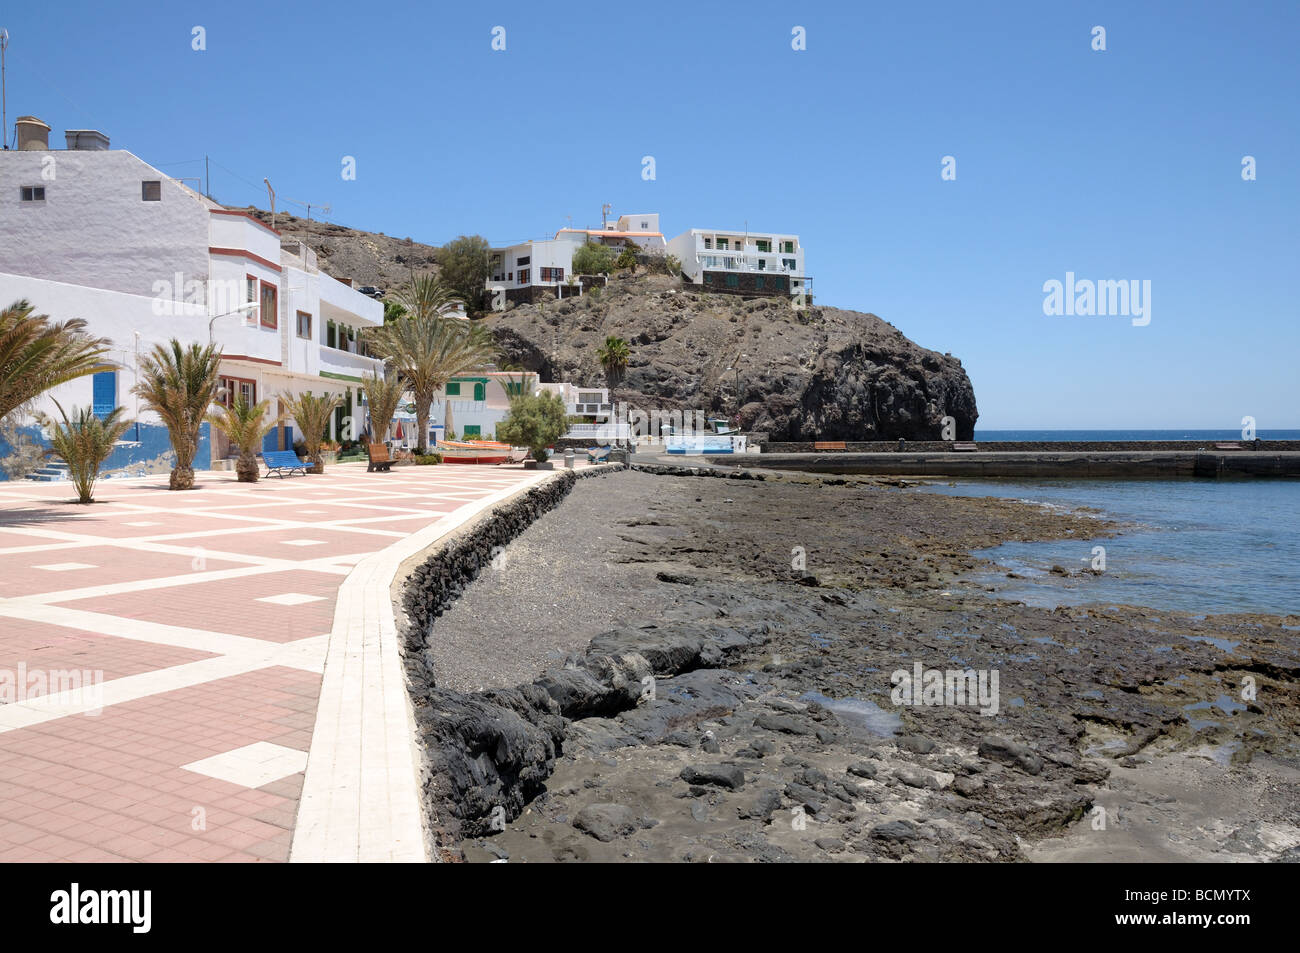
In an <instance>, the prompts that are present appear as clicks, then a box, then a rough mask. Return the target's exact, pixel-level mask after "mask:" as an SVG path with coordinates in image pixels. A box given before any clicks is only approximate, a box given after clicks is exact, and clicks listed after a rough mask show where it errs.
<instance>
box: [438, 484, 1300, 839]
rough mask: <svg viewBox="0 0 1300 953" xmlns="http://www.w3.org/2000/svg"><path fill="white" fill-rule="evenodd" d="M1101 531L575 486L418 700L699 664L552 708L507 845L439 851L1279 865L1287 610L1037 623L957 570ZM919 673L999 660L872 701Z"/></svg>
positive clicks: (881, 504) (468, 603)
mask: <svg viewBox="0 0 1300 953" xmlns="http://www.w3.org/2000/svg"><path fill="white" fill-rule="evenodd" d="M1121 529H1122V527H1119V526H1110V525H1107V524H1104V523H1102V522H1100V521H1099V520H1098V519H1097V518H1096V516H1095V515H1093V514H1088V513H1060V512H1053V511H1051V510H1047V509H1044V508H1042V507H1036V506H1032V505H1028V504H1023V503H1019V502H1015V501H1010V500H996V499H976V498H961V497H947V496H939V495H933V494H925V493H916V492H911V491H908V490H906V489H898V488H894V487H889V486H882V485H876V484H874V483H873V482H872V481H871V479H870V478H861V479H857V478H852V477H848V478H827V479H818V478H817V477H813V476H809V475H802V476H799V475H795V476H789V477H785V476H781V475H777V474H767V479H765V480H762V481H742V480H730V479H718V478H702V477H687V476H662V475H652V474H649V473H641V472H618V473H612V474H610V475H608V476H604V477H599V478H593V479H587V480H582V481H579V483H578V484H577V485H576V486H575V488H574V489H573V491H572V493H571V495H570V496H569V498H568V499H567V500H565V501H564V502H563V503H562V504H561V505H560V506H559V507H558V508H557V509H555V510H554V511H552V512H550V513H548V514H547V515H545V516H544V517H542V518H541V519H540V520H538V521H537V522H536V523H535V524H533V525H532V526H531V527H530V528H529V529H528V530H526V531H525V532H524V534H523V535H522V536H521V537H520V538H519V539H517V540H516V541H515V542H514V543H512V544H511V545H510V546H508V547H507V548H506V550H505V552H504V553H503V554H502V555H503V557H504V559H503V561H501V560H499V561H498V564H497V566H496V568H494V569H489V570H487V571H485V572H484V573H483V574H482V575H481V576H480V577H479V578H478V579H477V580H476V581H475V582H474V583H472V584H471V585H470V586H469V587H468V589H467V590H466V591H465V593H464V594H463V596H462V597H461V598H460V599H459V600H458V601H457V602H456V603H455V604H454V605H453V606H452V607H451V608H450V609H449V611H448V612H446V613H445V614H444V615H443V616H442V617H441V618H439V619H438V620H437V621H436V622H435V624H434V625H433V627H432V630H431V633H430V635H431V638H430V640H429V643H428V644H429V648H430V652H431V654H432V656H433V657H434V659H435V664H434V668H435V671H436V674H437V680H438V685H439V687H441V688H447V689H452V690H455V691H458V692H471V693H472V692H479V691H482V690H485V689H500V688H509V687H511V686H515V685H518V684H520V683H522V682H526V681H529V680H531V679H533V678H537V677H538V676H540V675H542V674H543V672H544V671H546V670H548V669H555V668H561V669H563V668H565V666H566V664H567V666H568V667H569V668H570V669H572V667H573V666H574V665H575V664H576V661H577V659H578V656H580V655H581V654H582V653H583V652H584V651H586V650H587V648H588V643H590V642H591V640H593V639H596V640H597V642H596V645H595V646H593V647H592V648H593V651H594V652H595V654H597V655H599V654H600V653H602V652H609V653H617V652H624V653H626V652H637V651H638V650H639V649H638V647H640V650H642V651H644V653H645V655H646V657H647V658H650V659H652V660H666V659H670V658H684V657H687V656H684V655H682V653H681V652H680V651H678V650H679V649H680V648H681V646H682V644H684V643H687V642H691V641H692V640H694V644H695V645H696V646H697V647H698V645H699V644H700V643H701V642H703V644H705V645H706V646H707V647H708V651H705V652H697V653H696V654H695V655H689V653H688V655H689V657H690V658H691V659H693V661H691V662H689V663H687V664H686V665H685V666H684V667H681V666H675V665H669V663H668V662H663V663H662V664H658V663H657V664H656V671H657V672H658V671H659V670H660V669H662V668H664V667H665V666H667V667H668V668H669V669H671V673H670V674H663V673H660V674H658V677H657V678H655V680H654V683H653V697H643V699H642V700H641V702H640V703H639V704H637V705H635V706H634V707H629V708H628V709H627V710H624V711H619V712H616V713H601V714H599V715H591V716H587V717H578V718H574V719H571V720H568V721H567V722H566V723H565V727H564V732H563V735H564V737H563V742H562V746H561V753H560V754H559V756H558V757H556V758H555V759H554V764H553V773H551V774H550V776H549V778H548V779H547V780H546V782H545V787H544V790H543V791H542V792H541V793H540V794H539V795H538V796H535V797H532V798H531V800H529V802H528V803H527V804H526V805H524V806H523V808H522V812H521V813H519V814H518V816H511V817H510V818H509V820H508V822H507V823H505V824H504V825H499V826H504V828H505V829H504V830H496V829H491V830H488V831H485V830H484V829H483V828H482V827H479V828H477V829H475V828H473V827H472V825H467V826H466V829H467V830H473V832H474V835H475V836H469V837H467V838H466V839H464V840H462V841H460V843H459V844H448V843H444V844H443V845H442V846H443V847H444V848H451V854H452V856H453V857H454V856H455V855H456V848H457V847H458V848H459V849H460V850H461V851H463V856H464V857H465V858H466V859H468V860H471V861H475V860H493V859H503V858H504V857H508V859H509V860H510V861H511V862H521V861H522V862H549V861H564V860H619V859H623V860H626V859H631V860H655V861H682V860H687V861H691V860H698V861H708V860H713V861H715V862H716V861H720V860H738V861H752V860H758V861H781V860H844V861H848V860H857V861H869V860H909V861H910V860H963V861H964V860H971V861H991V860H1043V861H1054V860H1076V859H1077V860H1119V859H1124V860H1171V859H1185V860H1217V861H1223V860H1234V861H1235V860H1272V859H1278V858H1284V857H1285V858H1288V859H1290V858H1295V857H1296V855H1297V852H1298V851H1300V848H1298V847H1297V845H1298V844H1300V803H1298V801H1300V796H1298V795H1297V793H1296V792H1297V788H1296V786H1295V784H1294V781H1295V778H1296V765H1297V760H1296V759H1297V755H1298V754H1300V744H1298V738H1300V730H1298V727H1300V717H1298V713H1297V708H1296V701H1297V692H1296V678H1297V674H1300V652H1298V651H1297V640H1296V638H1295V636H1296V633H1295V632H1292V631H1289V630H1287V629H1284V628H1283V627H1282V626H1283V625H1284V624H1287V625H1295V624H1297V622H1298V621H1300V620H1297V619H1295V618H1294V617H1291V618H1290V619H1289V620H1288V619H1283V618H1279V617H1275V616H1256V615H1237V616H1212V617H1209V618H1199V617H1195V616H1190V615H1184V614H1180V613H1169V612H1164V611H1159V612H1157V611H1155V610H1151V609H1145V608H1142V607H1107V608H1105V609H1097V608H1062V609H1058V610H1055V611H1049V610H1045V609H1037V608H1031V607H1027V606H1024V605H1022V604H1020V603H1013V602H1005V601H999V600H998V599H997V597H996V593H993V592H989V591H986V590H985V589H983V588H981V587H978V586H975V585H973V584H970V583H967V582H965V581H963V579H964V577H965V576H966V575H967V574H970V573H972V572H973V571H974V570H977V569H986V568H987V567H988V565H989V564H988V563H986V562H984V561H982V560H980V559H977V558H976V557H973V556H971V555H970V550H973V549H979V548H983V547H987V546H991V545H995V544H996V543H998V542H1001V541H1005V540H1009V539H1020V540H1032V539H1048V538H1064V537H1069V536H1077V537H1078V538H1080V539H1092V538H1095V537H1098V536H1105V535H1107V534H1108V533H1109V532H1113V531H1119V530H1121ZM1074 581H1075V582H1078V581H1079V580H1074ZM1044 584H1045V585H1050V584H1052V583H1051V581H1050V580H1049V581H1047V582H1045V583H1044ZM1084 584H1086V581H1085V583H1084ZM1158 608H1159V607H1156V609H1158ZM1207 638H1209V639H1214V640H1216V641H1218V640H1222V639H1228V640H1230V642H1229V643H1226V644H1229V645H1235V647H1234V648H1232V649H1231V650H1230V651H1229V650H1225V649H1224V648H1221V647H1219V646H1220V645H1223V644H1225V643H1222V642H1221V641H1220V642H1219V644H1215V642H1211V641H1205V639H1207ZM674 653H676V654H674ZM590 657H591V653H588V658H590ZM918 663H919V664H920V665H921V667H922V669H923V670H931V669H938V670H957V671H965V670H968V669H969V670H971V671H974V672H977V673H984V674H985V675H986V676H987V675H989V674H991V673H996V674H997V677H998V692H997V695H996V699H997V706H996V707H997V711H996V714H993V713H989V714H981V711H980V706H979V705H977V704H939V705H897V704H895V700H896V699H895V698H893V697H891V691H892V690H893V688H894V685H893V679H892V677H891V676H892V675H893V673H895V672H896V671H906V672H909V673H910V672H913V671H914V670H915V669H914V666H915V665H917V664H918ZM1245 679H1252V680H1253V683H1254V686H1255V692H1256V695H1255V698H1254V699H1253V700H1241V695H1242V683H1243V680H1245ZM955 700H956V701H960V699H955ZM1216 706H1218V707H1216ZM983 707H984V708H985V709H986V710H987V709H988V708H989V707H990V706H988V705H985V706H983ZM551 767H552V766H551V765H550V764H548V765H547V766H546V769H547V770H550V769H551ZM446 807H447V806H446V805H438V804H431V805H430V810H431V811H432V812H433V813H434V814H435V815H436V814H437V813H438V812H439V811H440V810H445V809H446ZM1102 809H1104V813H1103V811H1102ZM510 813H511V814H512V815H513V813H514V811H513V810H512V811H511V812H510ZM484 833H490V836H481V835H482V834H484Z"/></svg>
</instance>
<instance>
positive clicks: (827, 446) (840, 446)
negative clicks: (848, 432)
mask: <svg viewBox="0 0 1300 953" xmlns="http://www.w3.org/2000/svg"><path fill="white" fill-rule="evenodd" d="M847 449H848V447H846V446H845V445H844V441H843V440H814V441H813V451H814V452H820V451H822V450H847Z"/></svg>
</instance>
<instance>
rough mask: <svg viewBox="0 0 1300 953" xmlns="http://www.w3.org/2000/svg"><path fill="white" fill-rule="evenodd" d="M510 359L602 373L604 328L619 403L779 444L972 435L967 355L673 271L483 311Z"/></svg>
mask: <svg viewBox="0 0 1300 953" xmlns="http://www.w3.org/2000/svg"><path fill="white" fill-rule="evenodd" d="M486 321H487V323H488V326H489V327H490V328H491V330H492V332H493V334H494V335H495V336H496V338H497V341H498V343H499V344H500V345H501V347H502V350H503V352H504V353H505V356H506V359H507V360H508V361H512V362H515V363H518V364H519V365H521V366H523V367H526V368H528V369H529V370H536V371H539V372H541V374H542V377H543V379H544V380H565V381H573V382H575V383H580V384H585V385H588V386H594V385H597V384H599V383H603V382H604V381H605V373H604V370H603V369H602V368H601V365H600V361H599V358H598V356H597V351H598V349H599V347H600V345H601V344H602V343H603V342H604V340H605V338H606V337H607V336H616V337H621V338H623V339H625V340H626V341H627V342H628V345H629V348H630V351H631V356H630V359H629V361H628V367H627V370H626V372H625V373H624V374H623V375H622V378H621V380H618V381H617V382H616V386H615V387H614V398H615V399H616V400H622V401H626V402H627V403H628V404H629V406H632V407H637V408H641V409H644V410H646V411H647V412H648V411H651V410H660V411H661V412H663V411H674V410H685V411H692V410H703V411H705V412H706V413H707V414H709V415H711V416H726V417H737V416H738V417H739V420H740V426H741V427H742V428H744V429H746V430H753V431H760V432H766V433H768V434H769V437H770V439H772V440H811V439H827V440H894V439H897V438H899V437H904V438H907V439H909V440H937V439H940V437H941V430H942V427H943V423H942V421H943V418H944V417H945V416H951V417H953V418H954V419H955V420H956V438H957V439H959V440H970V439H972V437H973V432H974V428H975V420H976V418H977V417H978V416H979V412H978V410H977V409H976V406H975V393H974V390H973V389H972V387H971V383H970V379H969V378H968V377H967V376H966V372H965V370H964V369H963V368H962V366H961V361H959V360H958V359H957V358H954V357H952V356H951V355H947V354H939V353H937V352H935V351H929V350H926V349H925V348H922V347H919V346H918V345H916V344H914V343H913V342H912V341H909V340H908V339H907V338H906V337H904V336H903V334H902V333H901V332H900V331H899V330H898V329H897V328H895V327H893V326H892V325H890V324H889V323H888V322H885V321H882V320H881V319H880V318H878V317H876V316H875V315H873V314H863V313H861V312H857V311H844V310H841V309H839V308H829V307H822V306H820V305H817V306H813V307H809V308H807V309H804V310H801V311H799V310H795V309H794V308H792V307H791V305H790V304H789V302H788V301H785V300H782V299H777V298H760V299H750V300H744V299H741V298H738V297H735V296H731V295H721V294H707V293H704V292H697V291H693V290H688V289H683V288H681V287H679V283H678V282H677V281H675V280H673V279H670V278H667V277H664V276H641V277H636V278H613V279H611V280H610V283H609V285H608V287H607V288H605V289H603V290H602V291H601V292H600V293H599V294H595V295H584V296H582V297H579V298H568V299H564V300H562V301H554V300H549V299H548V300H546V301H544V302H542V303H540V304H536V305H533V304H521V305H518V306H515V307H512V308H511V309H510V310H508V311H506V312H505V313H502V314H494V315H491V316H489V317H488V318H487V319H486Z"/></svg>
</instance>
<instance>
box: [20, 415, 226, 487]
mask: <svg viewBox="0 0 1300 953" xmlns="http://www.w3.org/2000/svg"><path fill="white" fill-rule="evenodd" d="M211 431H212V428H211V425H210V424H207V423H204V424H203V425H202V426H201V428H200V430H199V449H198V453H196V454H195V455H194V469H195V470H207V469H210V468H211V465H212V463H211V460H212V432H211ZM17 432H18V436H19V439H20V440H21V441H22V442H23V443H24V444H27V445H37V446H40V447H41V448H43V449H45V450H48V449H49V446H50V441H49V439H48V438H47V437H46V436H45V434H44V433H43V432H42V430H41V428H40V427H37V426H34V425H32V426H26V427H19V428H17ZM13 452H14V448H13V447H12V446H11V445H10V444H9V443H8V442H7V441H6V440H5V439H4V437H0V460H3V459H7V458H8V457H9V456H10V454H12V453H13ZM45 462H52V463H56V464H57V463H59V462H61V461H60V460H59V458H58V457H47V458H45V459H44V460H42V461H40V462H38V463H37V464H36V466H37V467H40V466H42V465H44V463H45ZM175 463H176V454H175V453H173V452H172V445H171V438H170V436H169V435H168V433H167V428H166V427H164V426H163V425H162V424H146V423H142V424H139V425H138V427H137V425H136V424H132V425H131V427H130V429H129V430H127V432H126V433H125V434H124V435H123V436H122V439H121V440H120V441H118V443H117V445H116V446H115V447H114V448H113V452H112V454H111V455H110V456H109V458H108V459H107V460H105V461H104V465H103V466H102V467H101V468H100V471H99V473H100V477H101V478H112V477H134V476H139V475H140V474H142V473H143V474H152V473H167V472H168V471H170V470H171V469H172V467H173V466H174V465H175ZM18 478H19V479H21V476H20V477H18ZM9 479H13V477H11V476H10V475H9V473H8V472H6V470H5V469H3V468H0V481H5V480H9Z"/></svg>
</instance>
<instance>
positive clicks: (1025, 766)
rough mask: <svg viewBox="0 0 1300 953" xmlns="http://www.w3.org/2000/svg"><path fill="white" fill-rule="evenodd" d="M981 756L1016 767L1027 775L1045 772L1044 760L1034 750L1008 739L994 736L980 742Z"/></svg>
mask: <svg viewBox="0 0 1300 953" xmlns="http://www.w3.org/2000/svg"><path fill="white" fill-rule="evenodd" d="M979 754H980V757H981V758H988V759H989V760H990V761H1001V762H1002V763H1003V764H1010V765H1015V766H1016V767H1017V768H1019V769H1020V770H1021V771H1024V772H1025V773H1026V774H1038V773H1039V772H1040V771H1042V770H1043V759H1042V758H1040V757H1039V756H1038V755H1037V754H1035V753H1034V752H1033V750H1032V749H1030V748H1028V747H1026V746H1025V745H1022V744H1020V743H1019V742H1017V741H1011V740H1010V739H1008V738H999V737H996V736H993V735H990V736H989V737H987V738H984V739H983V740H981V741H980V746H979Z"/></svg>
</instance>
